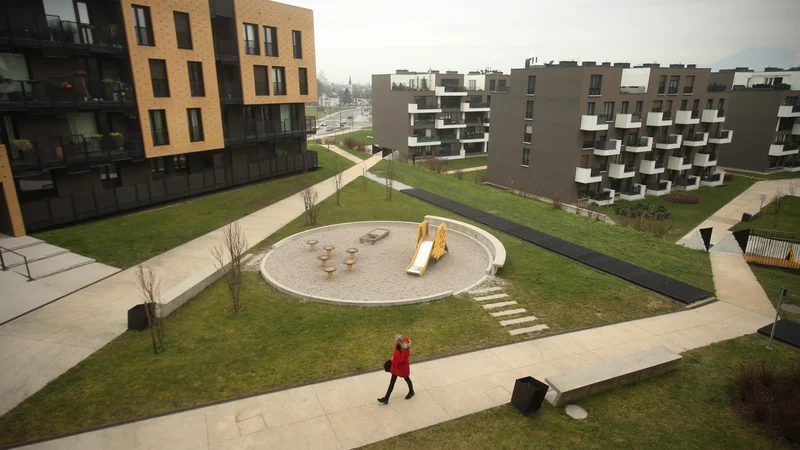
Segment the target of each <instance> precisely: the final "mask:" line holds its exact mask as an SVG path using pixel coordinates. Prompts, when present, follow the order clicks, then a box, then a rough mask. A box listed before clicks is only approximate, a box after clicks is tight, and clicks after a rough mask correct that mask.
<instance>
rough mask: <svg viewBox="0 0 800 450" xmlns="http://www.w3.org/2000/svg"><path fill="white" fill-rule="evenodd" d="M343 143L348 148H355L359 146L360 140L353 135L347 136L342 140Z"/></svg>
mask: <svg viewBox="0 0 800 450" xmlns="http://www.w3.org/2000/svg"><path fill="white" fill-rule="evenodd" d="M342 144H344V146H345V147H347V148H350V149H354V148H356V147H357V146H358V141H357V140H356V138H354V137H352V136H347V137H345V138H344V140H343V141H342Z"/></svg>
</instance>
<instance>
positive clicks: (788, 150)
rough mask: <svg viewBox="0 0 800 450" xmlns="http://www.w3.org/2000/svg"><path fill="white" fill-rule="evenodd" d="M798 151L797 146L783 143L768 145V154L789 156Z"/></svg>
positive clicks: (799, 150)
mask: <svg viewBox="0 0 800 450" xmlns="http://www.w3.org/2000/svg"><path fill="white" fill-rule="evenodd" d="M798 152H800V149H799V148H797V147H791V146H789V145H785V144H772V145H770V146H769V156H789V155H796V154H797V153H798Z"/></svg>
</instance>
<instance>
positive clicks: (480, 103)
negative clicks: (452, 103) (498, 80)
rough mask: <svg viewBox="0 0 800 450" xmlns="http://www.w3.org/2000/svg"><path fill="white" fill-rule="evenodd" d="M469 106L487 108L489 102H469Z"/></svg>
mask: <svg viewBox="0 0 800 450" xmlns="http://www.w3.org/2000/svg"><path fill="white" fill-rule="evenodd" d="M469 107H470V108H488V107H489V104H488V103H486V102H469ZM456 108H457V106H456Z"/></svg>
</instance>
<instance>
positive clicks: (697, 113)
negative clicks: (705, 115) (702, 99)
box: [691, 109, 700, 119]
mask: <svg viewBox="0 0 800 450" xmlns="http://www.w3.org/2000/svg"><path fill="white" fill-rule="evenodd" d="M691 117H692V119H697V118H699V117H700V111H699V110H697V109H693V110H692V115H691Z"/></svg>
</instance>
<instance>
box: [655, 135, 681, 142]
mask: <svg viewBox="0 0 800 450" xmlns="http://www.w3.org/2000/svg"><path fill="white" fill-rule="evenodd" d="M658 143H659V144H677V143H678V135H677V134H670V135H668V136H666V137H662V138H661V139H659V140H658Z"/></svg>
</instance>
